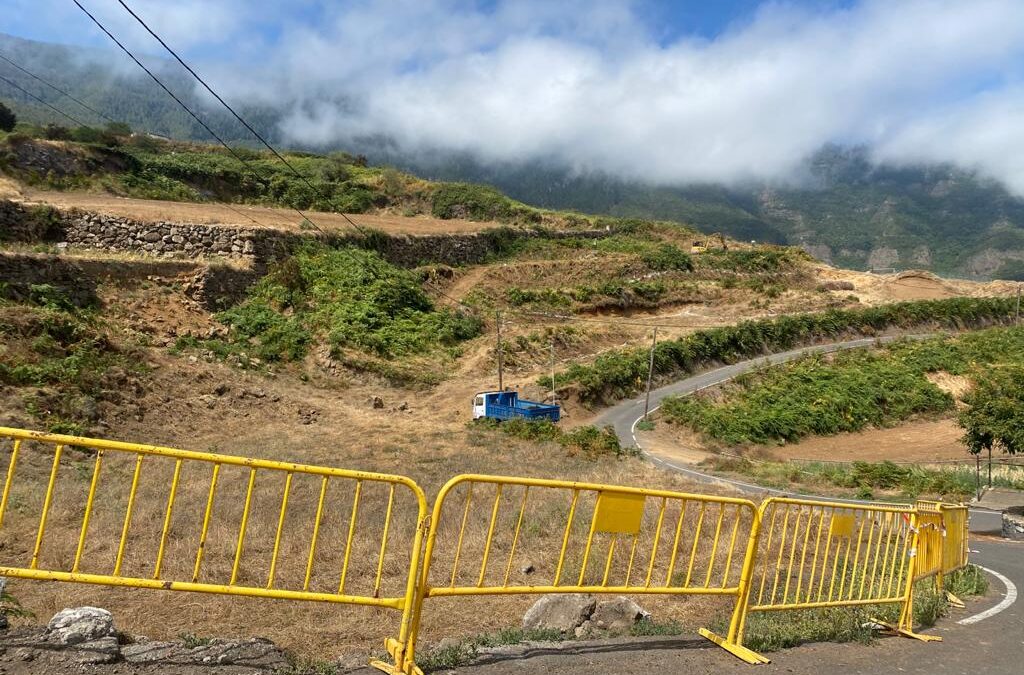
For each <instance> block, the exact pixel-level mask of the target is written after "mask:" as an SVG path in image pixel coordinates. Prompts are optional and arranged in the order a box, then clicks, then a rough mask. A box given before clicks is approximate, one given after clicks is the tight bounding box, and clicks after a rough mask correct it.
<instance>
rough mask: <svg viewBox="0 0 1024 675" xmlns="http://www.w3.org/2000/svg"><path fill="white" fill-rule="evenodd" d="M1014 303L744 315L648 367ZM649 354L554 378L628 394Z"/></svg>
mask: <svg viewBox="0 0 1024 675" xmlns="http://www.w3.org/2000/svg"><path fill="white" fill-rule="evenodd" d="M1013 309H1014V305H1013V300H1012V299H1009V298H950V299H947V300H924V301H918V302H901V303H894V304H890V305H882V306H879V307H869V308H856V309H835V310H829V311H826V312H820V313H813V314H793V315H789V316H782V317H779V318H776V319H765V320H759V321H744V322H742V323H739V324H736V325H733V326H724V327H721V328H712V329H707V330H701V331H697V332H695V333H692V334H690V335H687V336H685V337H682V338H679V339H677V340H667V341H664V342H661V343H659V344H658V346H657V348H656V349H655V354H654V370H655V375H656V376H657V377H658V378H659V379H667V378H670V377H677V376H679V375H681V374H685V373H692V372H695V371H696V370H698V369H700V368H702V367H706V366H708V365H711V364H714V363H733V362H735V361H738V360H741V359H744V358H750V357H753V356H757V355H759V354H765V353H770V352H777V351H782V350H786V349H792V348H794V347H797V346H799V345H803V344H808V343H811V342H814V341H818V340H825V339H837V338H841V337H843V336H849V335H865V334H868V335H870V334H874V333H877V332H880V331H884V330H890V329H908V328H918V329H920V328H931V327H936V328H965V327H975V328H977V327H983V326H986V325H991V324H994V323H1000V322H1003V321H1006V320H1008V318H1009V317H1010V316H1012V314H1013ZM648 355H649V352H648V350H646V349H628V350H617V351H610V352H606V353H604V354H602V355H600V356H599V357H598V358H597V359H595V360H594V362H593V363H590V364H574V365H572V366H570V367H569V368H568V369H567V370H565V371H562V372H561V373H558V374H556V376H555V382H556V384H557V385H558V386H562V387H564V386H572V387H573V388H574V389H575V390H576V391H577V392H578V393H579V396H580V398H581V400H583V401H585V402H591V403H596V402H611V401H615V400H619V399H622V398H626V397H628V396H631V395H633V394H635V393H636V392H638V391H640V389H641V388H642V387H643V384H644V382H645V381H646V376H647V369H648ZM540 385H541V386H542V387H545V388H549V387H550V385H551V382H550V377H544V378H541V380H540Z"/></svg>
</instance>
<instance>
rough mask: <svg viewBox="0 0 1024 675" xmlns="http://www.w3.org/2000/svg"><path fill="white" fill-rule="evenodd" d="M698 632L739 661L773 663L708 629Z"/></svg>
mask: <svg viewBox="0 0 1024 675" xmlns="http://www.w3.org/2000/svg"><path fill="white" fill-rule="evenodd" d="M697 632H698V633H700V634H701V635H703V636H704V637H706V638H707V639H709V640H711V641H712V642H714V643H715V644H716V645H718V646H719V647H721V648H722V649H724V650H725V651H727V652H729V653H730V654H732V655H733V656H735V657H737V658H739V659H742V660H744V661H746V662H747V663H751V664H758V663H771V661H770V660H769V659H766V658H765V657H763V656H761V655H760V654H758V653H757V652H755V651H753V650H751V649H747V648H746V647H744V646H743V645H737V644H733V643H731V642H729V641H728V640H726V639H725V638H724V637H722V636H721V635H716V634H714V633H712V632H711V631H709V630H708V629H707V628H701V629H700V630H698V631H697Z"/></svg>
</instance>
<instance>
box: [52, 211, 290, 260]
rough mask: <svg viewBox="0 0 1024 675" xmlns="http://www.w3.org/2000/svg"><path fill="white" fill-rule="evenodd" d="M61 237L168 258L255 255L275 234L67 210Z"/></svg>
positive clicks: (86, 244)
mask: <svg viewBox="0 0 1024 675" xmlns="http://www.w3.org/2000/svg"><path fill="white" fill-rule="evenodd" d="M63 227H64V240H65V241H66V242H67V243H68V244H69V245H71V246H77V247H82V248H92V249H99V250H104V251H125V252H133V253H146V254H150V255H155V256H163V257H167V258H171V257H190V258H192V257H197V256H202V257H217V256H223V257H227V256H234V257H243V256H245V257H259V256H260V255H265V254H266V252H265V251H258V250H257V245H258V244H259V243H263V242H264V241H265V240H266V239H267V235H268V234H269V235H271V236H274V235H275V234H276V233H273V232H269V231H262V230H255V229H252V228H240V227H231V226H223V225H196V224H189V223H168V222H156V223H145V222H141V221H137V220H132V219H130V218H125V217H122V216H108V215H104V214H98V213H86V212H82V211H71V212H68V213H67V214H65V219H64V226H63Z"/></svg>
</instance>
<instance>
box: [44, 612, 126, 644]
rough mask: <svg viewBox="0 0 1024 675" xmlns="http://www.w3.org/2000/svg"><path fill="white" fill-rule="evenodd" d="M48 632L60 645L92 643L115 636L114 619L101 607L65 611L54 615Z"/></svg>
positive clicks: (47, 627)
mask: <svg viewBox="0 0 1024 675" xmlns="http://www.w3.org/2000/svg"><path fill="white" fill-rule="evenodd" d="M46 630H47V632H48V633H49V635H50V638H51V639H53V640H55V641H57V642H59V643H60V644H65V645H74V644H79V643H82V642H90V641H93V640H98V639H100V638H105V637H108V636H110V635H113V634H114V617H113V616H112V615H111V614H110V612H108V611H107V610H105V609H100V608H99V607H74V608H69V609H63V610H61V611H59V612H57V613H56V614H54V615H53V618H52V619H50V623H48V624H47V625H46Z"/></svg>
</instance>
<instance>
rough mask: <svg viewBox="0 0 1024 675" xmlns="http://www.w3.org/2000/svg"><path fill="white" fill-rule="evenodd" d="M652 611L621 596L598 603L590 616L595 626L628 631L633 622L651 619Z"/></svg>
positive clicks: (609, 630)
mask: <svg viewBox="0 0 1024 675" xmlns="http://www.w3.org/2000/svg"><path fill="white" fill-rule="evenodd" d="M650 617H651V613H650V612H648V611H647V610H645V609H644V608H643V607H641V606H640V605H638V604H637V603H636V602H634V601H633V600H631V599H629V598H625V597H622V596H619V597H617V598H613V599H611V600H604V601H602V602H599V603H597V608H596V609H595V610H594V613H593V614H592V615H591V617H590V621H591V623H592V624H593V626H594V628H597V629H599V630H605V631H608V632H610V633H626V632H628V631H629V629H630V628H631V627H632V626H633V624H635V623H637V622H639V621H641V620H643V619H649V618H650Z"/></svg>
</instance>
